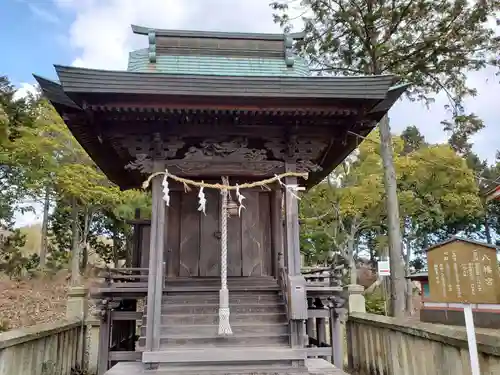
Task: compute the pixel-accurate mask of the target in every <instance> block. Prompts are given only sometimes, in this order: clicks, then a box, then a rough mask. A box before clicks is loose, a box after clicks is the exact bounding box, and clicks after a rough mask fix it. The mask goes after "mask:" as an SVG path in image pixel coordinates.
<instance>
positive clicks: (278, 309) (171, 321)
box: [137, 277, 307, 375]
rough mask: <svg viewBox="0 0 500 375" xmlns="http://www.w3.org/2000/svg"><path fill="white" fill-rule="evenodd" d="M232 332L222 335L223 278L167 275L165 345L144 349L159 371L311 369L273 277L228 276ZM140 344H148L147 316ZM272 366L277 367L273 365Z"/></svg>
mask: <svg viewBox="0 0 500 375" xmlns="http://www.w3.org/2000/svg"><path fill="white" fill-rule="evenodd" d="M228 288H229V296H230V297H229V304H230V311H231V316H230V322H231V328H232V330H233V335H232V336H229V337H220V336H218V335H217V329H218V309H219V289H220V281H219V279H218V278H191V279H173V280H167V282H166V288H165V289H166V290H165V292H164V296H163V303H162V315H161V327H160V330H161V333H160V351H158V352H152V353H145V355H147V359H148V362H155V363H159V367H158V369H157V370H156V373H158V374H174V373H176V374H186V375H187V374H193V375H194V374H294V375H295V374H307V371H306V370H305V368H304V353H303V352H302V351H301V350H299V349H292V348H291V347H290V334H289V325H288V320H287V317H286V310H285V305H284V302H283V298H282V295H281V291H280V288H279V286H278V283H277V281H276V280H275V279H274V278H272V277H234V278H229V279H228ZM143 323H144V325H143V327H142V328H141V337H140V338H139V341H138V345H137V347H138V350H141V349H142V348H143V347H144V345H145V334H146V324H147V317H145V319H144V322H143ZM271 369H272V371H271Z"/></svg>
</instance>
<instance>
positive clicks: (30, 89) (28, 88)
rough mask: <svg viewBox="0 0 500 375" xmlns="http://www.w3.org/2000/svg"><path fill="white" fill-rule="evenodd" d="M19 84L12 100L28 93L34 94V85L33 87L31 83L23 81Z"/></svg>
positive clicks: (23, 96)
mask: <svg viewBox="0 0 500 375" xmlns="http://www.w3.org/2000/svg"><path fill="white" fill-rule="evenodd" d="M19 86H20V87H19V88H18V89H17V90H16V93H15V94H14V97H13V99H14V100H18V99H21V98H25V97H27V96H28V95H30V94H31V95H35V94H36V87H35V85H32V84H31V83H26V82H23V83H21V84H20V85H19Z"/></svg>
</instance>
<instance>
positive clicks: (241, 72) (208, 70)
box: [127, 49, 310, 77]
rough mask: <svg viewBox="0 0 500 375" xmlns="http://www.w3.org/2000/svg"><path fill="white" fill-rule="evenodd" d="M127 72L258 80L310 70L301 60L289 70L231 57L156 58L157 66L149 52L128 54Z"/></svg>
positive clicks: (274, 62) (272, 61) (282, 64)
mask: <svg viewBox="0 0 500 375" xmlns="http://www.w3.org/2000/svg"><path fill="white" fill-rule="evenodd" d="M127 70H128V71H129V72H150V73H167V74H199V75H224V76H260V77H307V76H309V75H310V72H309V68H308V67H307V65H306V63H305V61H304V60H302V59H300V58H298V57H295V58H294V64H293V66H292V67H287V65H286V61H285V59H276V58H262V57H233V56H195V55H191V56H182V55H181V56H179V55H159V56H156V62H154V63H150V62H149V55H148V49H141V50H137V51H133V52H131V53H130V54H129V61H128V69H127Z"/></svg>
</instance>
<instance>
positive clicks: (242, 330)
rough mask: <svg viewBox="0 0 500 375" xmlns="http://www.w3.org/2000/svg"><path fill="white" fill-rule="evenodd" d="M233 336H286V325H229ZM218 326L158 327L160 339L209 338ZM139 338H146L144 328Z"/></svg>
mask: <svg viewBox="0 0 500 375" xmlns="http://www.w3.org/2000/svg"><path fill="white" fill-rule="evenodd" d="M231 328H232V330H233V334H234V335H237V336H239V335H246V334H263V335H287V334H288V333H289V332H288V324H286V323H281V324H279V323H278V324H258V323H257V324H255V323H254V324H241V323H239V324H234V323H232V324H231ZM217 329H218V325H217V324H209V325H201V324H197V325H163V326H160V335H161V336H162V337H172V336H183V337H196V336H200V337H210V336H215V335H216V334H217ZM141 336H146V327H141Z"/></svg>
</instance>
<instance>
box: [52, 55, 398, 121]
mask: <svg viewBox="0 0 500 375" xmlns="http://www.w3.org/2000/svg"><path fill="white" fill-rule="evenodd" d="M55 68H56V71H57V75H58V76H59V80H60V82H61V84H62V87H63V89H64V91H65V92H66V93H71V92H73V93H77V92H80V93H102V94H105V93H108V94H111V93H121V94H154V95H161V94H163V95H195V96H221V97H222V96H224V97H235V96H238V97H273V98H299V99H303V98H315V99H319V98H324V99H327V98H328V99H333V98H341V99H367V100H374V101H380V100H382V101H384V99H387V100H389V101H390V105H392V104H393V102H394V101H395V100H396V99H397V98H398V97H399V96H400V95H401V94H402V92H403V91H404V89H405V87H404V86H402V87H401V88H397V89H396V90H395V91H396V92H397V93H398V95H396V96H395V97H394V98H389V97H388V92H391V91H392V90H390V87H391V85H392V84H393V82H394V80H395V77H394V76H392V75H384V76H363V77H315V76H309V77H295V76H286V77H280V76H274V77H273V76H264V77H262V76H231V75H222V74H219V75H214V74H212V75H201V74H184V75H183V74H179V73H177V74H156V73H142V72H130V71H129V72H127V71H109V70H96V69H84V68H76V67H69V66H61V65H56V66H55ZM391 96H392V95H391ZM390 105H385V104H381V105H380V106H377V107H381V111H382V112H384V111H386V110H387V109H388V108H389V107H390ZM386 107H387V108H386ZM377 111H378V110H377Z"/></svg>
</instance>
